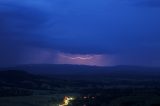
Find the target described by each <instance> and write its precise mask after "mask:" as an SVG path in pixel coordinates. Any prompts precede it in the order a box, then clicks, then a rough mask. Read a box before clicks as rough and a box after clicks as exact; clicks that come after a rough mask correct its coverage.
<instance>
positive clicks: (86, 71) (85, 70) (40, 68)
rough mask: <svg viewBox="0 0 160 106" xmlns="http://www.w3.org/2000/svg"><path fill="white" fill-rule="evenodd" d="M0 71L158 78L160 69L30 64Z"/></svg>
mask: <svg viewBox="0 0 160 106" xmlns="http://www.w3.org/2000/svg"><path fill="white" fill-rule="evenodd" d="M1 70H23V71H27V72H30V73H34V74H41V75H75V76H76V75H79V76H87V75H93V76H95V75H96V76H98V75H99V76H106V77H122V78H123V77H129V78H130V77H144V76H145V77H159V76H160V68H156V67H155V68H154V67H140V66H116V67H96V66H84V65H58V64H30V65H20V66H16V67H9V68H3V69H1Z"/></svg>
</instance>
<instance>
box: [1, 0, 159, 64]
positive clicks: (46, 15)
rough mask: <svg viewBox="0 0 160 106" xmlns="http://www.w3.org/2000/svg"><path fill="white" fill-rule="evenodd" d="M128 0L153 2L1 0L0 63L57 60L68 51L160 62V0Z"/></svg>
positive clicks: (127, 60)
mask: <svg viewBox="0 0 160 106" xmlns="http://www.w3.org/2000/svg"><path fill="white" fill-rule="evenodd" d="M128 2H129V3H132V4H133V5H134V4H136V5H138V4H139V5H141V6H146V7H147V8H139V7H137V6H131V5H129V4H128V3H126V2H125V1H119V0H113V1H111V0H107V1H106V0H87V1H86V0H80V1H75V0H26V1H21V0H1V1H0V23H1V24H0V50H1V53H0V58H1V60H0V63H1V64H4V65H5V64H12V63H16V64H19V63H43V62H47V63H56V60H54V59H55V58H56V55H57V53H58V52H62V53H69V54H91V55H94V54H98V55H99V54H101V55H114V56H115V57H117V63H118V64H128V63H129V64H131V65H135V64H136V65H137V64H138V65H149V64H151V63H152V64H156V65H160V56H159V55H158V54H159V53H160V43H159V42H160V37H159V35H160V30H159V28H160V20H159V18H160V15H159V12H160V8H150V7H151V6H157V5H158V4H159V3H160V2H158V1H157V0H152V1H150V0H148V1H147V0H146V1H141V2H138V3H137V1H134V2H133V1H128ZM157 7H158V6H157ZM135 58H136V60H135ZM146 58H147V59H146Z"/></svg>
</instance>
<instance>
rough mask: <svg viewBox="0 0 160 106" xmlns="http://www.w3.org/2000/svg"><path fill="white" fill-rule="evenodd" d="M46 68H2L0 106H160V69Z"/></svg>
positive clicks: (66, 66) (38, 66)
mask: <svg viewBox="0 0 160 106" xmlns="http://www.w3.org/2000/svg"><path fill="white" fill-rule="evenodd" d="M47 66H48V65H42V66H41V65H31V66H30V65H29V66H28V65H27V66H26V65H25V66H20V67H14V68H5V69H4V68H3V71H0V106H11V105H12V106H58V105H59V104H62V103H63V98H67V97H70V96H73V97H74V101H72V102H70V103H69V104H68V105H67V106H160V102H159V101H160V77H159V76H160V75H159V68H143V67H132V68H131V67H89V66H74V65H49V66H50V67H47ZM40 67H41V68H40ZM38 69H39V70H41V71H42V70H45V71H46V72H45V73H46V74H42V73H41V71H40V73H37V72H38ZM49 70H50V71H52V73H51V74H47V73H48V72H50V71H49ZM58 70H59V71H58ZM53 72H55V73H53ZM71 72H72V73H71ZM85 72H86V73H85Z"/></svg>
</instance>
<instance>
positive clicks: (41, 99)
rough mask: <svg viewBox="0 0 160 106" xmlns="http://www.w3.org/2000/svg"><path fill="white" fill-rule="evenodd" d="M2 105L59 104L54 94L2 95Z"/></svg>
mask: <svg viewBox="0 0 160 106" xmlns="http://www.w3.org/2000/svg"><path fill="white" fill-rule="evenodd" d="M0 106H58V101H57V100H56V99H55V97H54V96H19V97H2V98H0Z"/></svg>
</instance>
